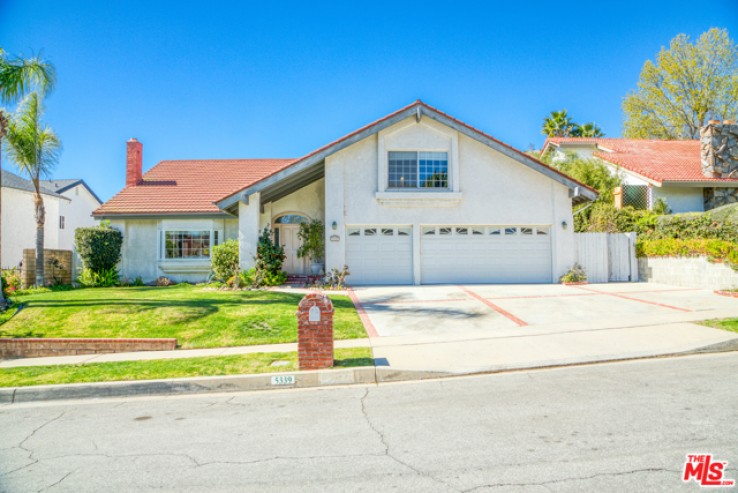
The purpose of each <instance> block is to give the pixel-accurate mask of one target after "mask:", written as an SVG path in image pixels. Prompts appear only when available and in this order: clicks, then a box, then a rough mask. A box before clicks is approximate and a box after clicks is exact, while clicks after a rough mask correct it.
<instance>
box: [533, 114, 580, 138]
mask: <svg viewBox="0 0 738 493" xmlns="http://www.w3.org/2000/svg"><path fill="white" fill-rule="evenodd" d="M578 127H579V125H577V124H576V123H574V122H573V121H572V120H571V118H570V117H569V115H568V113H567V111H566V110H561V111H552V112H551V114H550V115H549V116H547V117H546V118H544V119H543V127H542V129H541V133H543V135H545V136H546V137H571V136H572V135H574V133H575V132H576V129H577V128H578Z"/></svg>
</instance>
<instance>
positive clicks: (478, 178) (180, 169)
mask: <svg viewBox="0 0 738 493" xmlns="http://www.w3.org/2000/svg"><path fill="white" fill-rule="evenodd" d="M127 150H128V153H127V165H126V187H125V188H124V189H123V190H122V191H121V192H120V193H118V194H117V195H116V196H114V197H113V198H112V199H110V200H109V201H108V202H106V203H105V204H103V206H102V207H100V208H99V209H98V210H96V211H95V213H94V214H95V217H97V218H99V219H108V220H110V221H111V225H112V226H113V227H115V228H119V229H120V230H121V231H122V233H123V237H124V245H123V260H122V265H121V271H122V275H124V276H126V277H130V278H133V277H137V276H141V277H142V278H143V279H144V280H145V281H148V280H151V279H154V278H156V277H158V276H167V277H170V278H173V279H175V280H185V281H191V282H192V281H202V280H204V279H205V278H207V276H208V274H209V272H210V259H209V256H210V248H211V246H213V245H216V244H218V243H219V242H222V241H224V240H225V239H230V238H236V239H238V241H239V245H240V246H239V252H240V262H241V268H242V269H247V268H249V267H250V266H252V265H253V257H254V255H255V253H256V245H257V241H258V237H259V233H260V231H262V230H263V229H264V228H270V229H271V232H272V234H273V236H274V239H275V240H276V241H277V242H279V243H280V244H281V245H283V246H284V248H285V253H286V255H287V258H286V260H285V264H284V269H285V270H286V271H287V272H288V273H289V274H300V273H305V272H306V264H305V261H304V260H303V259H300V258H298V257H297V254H296V251H297V248H298V247H299V241H298V238H297V231H298V229H299V224H300V223H301V222H305V221H308V220H312V219H319V220H321V221H323V222H324V224H325V226H326V227H325V242H326V248H325V259H324V261H325V268H326V270H330V269H332V268H341V267H342V266H343V265H348V267H349V269H350V271H351V275H350V277H349V278H348V282H349V283H350V284H354V285H357V284H434V283H475V282H476V283H483V282H484V283H486V282H489V283H551V282H556V281H557V279H558V278H559V276H561V275H562V274H564V273H565V272H566V271H568V270H569V268H570V267H571V266H572V264H573V263H574V261H575V245H574V231H573V222H572V203H580V202H586V201H590V200H593V199H595V198H596V196H597V193H596V192H595V191H594V190H592V189H591V188H589V187H587V186H585V185H584V184H582V183H580V182H578V181H576V180H574V179H572V178H571V177H569V176H566V175H564V174H562V173H561V172H559V171H557V170H555V169H553V168H551V167H549V166H547V165H546V164H544V163H542V162H541V161H539V160H537V159H535V158H533V157H531V156H529V155H527V154H525V153H523V152H521V151H519V150H517V149H514V148H512V147H510V146H509V145H506V144H504V143H502V142H500V141H499V140H497V139H495V138H494V137H491V136H489V135H487V134H485V133H483V132H482V131H480V130H477V129H475V128H473V127H471V126H469V125H467V124H465V123H463V122H461V121H459V120H457V119H455V118H453V117H451V116H449V115H447V114H445V113H443V112H441V111H439V110H437V109H435V108H433V107H431V106H429V105H427V104H425V103H423V102H421V101H416V102H414V103H412V104H410V105H408V106H406V107H404V108H402V109H400V110H398V111H395V112H394V113H392V114H390V115H387V116H385V117H384V118H381V119H379V120H377V121H375V122H373V123H371V124H369V125H366V126H364V127H362V128H360V129H358V130H356V131H354V132H351V133H350V134H348V135H346V136H344V137H342V138H340V139H338V140H335V141H333V142H331V143H330V144H327V145H325V146H323V147H321V148H320V149H317V150H315V151H313V152H311V153H309V154H307V155H305V156H303V157H301V158H297V159H235V160H192V161H162V162H160V163H158V164H157V165H156V166H154V167H153V168H151V169H150V170H149V171H148V172H147V173H146V174H143V173H142V150H143V149H142V144H141V143H140V142H138V141H137V140H135V139H131V140H130V141H128V143H127Z"/></svg>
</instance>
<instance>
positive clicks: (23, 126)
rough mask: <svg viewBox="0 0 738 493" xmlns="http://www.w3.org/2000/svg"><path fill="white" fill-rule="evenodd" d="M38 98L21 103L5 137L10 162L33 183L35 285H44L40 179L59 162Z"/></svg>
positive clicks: (35, 95)
mask: <svg viewBox="0 0 738 493" xmlns="http://www.w3.org/2000/svg"><path fill="white" fill-rule="evenodd" d="M42 115H43V107H42V104H41V97H40V96H39V94H38V93H37V92H32V93H30V94H29V95H28V96H26V97H25V98H24V99H23V101H21V103H20V105H19V106H18V110H17V111H16V113H15V114H14V115H13V117H12V118H11V119H10V122H9V124H8V131H7V136H6V142H7V150H8V155H9V156H10V159H12V160H13V161H14V162H15V164H16V166H18V168H20V170H21V171H23V172H24V173H25V174H27V175H28V176H29V178H30V179H31V181H32V182H33V188H34V189H35V192H36V193H35V195H34V197H33V205H34V217H35V219H36V285H37V286H43V285H44V223H45V222H46V210H45V208H44V198H43V196H42V195H41V176H46V175H49V174H50V173H51V170H53V169H54V166H56V164H57V163H58V161H59V154H60V153H61V142H60V141H59V138H58V137H57V136H56V134H55V133H54V131H53V130H52V129H51V128H49V127H47V126H45V125H44V124H43V123H42V122H41V117H42Z"/></svg>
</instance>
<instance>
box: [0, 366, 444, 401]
mask: <svg viewBox="0 0 738 493" xmlns="http://www.w3.org/2000/svg"><path fill="white" fill-rule="evenodd" d="M449 375H451V374H450V373H443V372H431V371H407V370H392V369H389V368H382V367H379V368H377V367H374V366H362V367H357V368H347V369H339V370H312V371H295V372H290V373H266V374H258V375H228V376H220V377H194V378H177V379H169V380H136V381H125V382H96V383H75V384H65V385H34V386H28V387H6V388H0V404H17V403H24V402H38V401H54V400H71V399H100V398H106V397H132V396H136V397H140V396H161V395H175V394H176V395H185V394H203V393H211V392H219V393H220V392H245V391H254V390H279V389H302V388H313V387H330V386H336V385H360V384H378V383H382V382H399V381H409V380H425V379H429V378H440V377H444V376H449ZM285 377H293V378H294V380H292V381H291V383H283V382H289V381H290V380H289V378H285Z"/></svg>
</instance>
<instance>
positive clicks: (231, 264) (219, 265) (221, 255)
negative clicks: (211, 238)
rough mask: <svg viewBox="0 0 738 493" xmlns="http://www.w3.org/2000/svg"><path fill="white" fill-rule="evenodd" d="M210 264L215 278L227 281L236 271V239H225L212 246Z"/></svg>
mask: <svg viewBox="0 0 738 493" xmlns="http://www.w3.org/2000/svg"><path fill="white" fill-rule="evenodd" d="M211 265H212V269H213V275H214V277H215V279H217V280H219V281H227V280H228V279H230V278H232V277H233V276H235V275H236V274H237V273H238V240H227V241H225V242H223V243H221V244H220V245H216V246H214V247H213V251H212V257H211Z"/></svg>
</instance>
